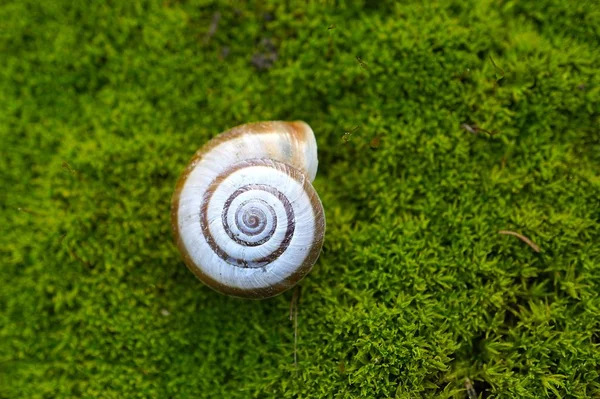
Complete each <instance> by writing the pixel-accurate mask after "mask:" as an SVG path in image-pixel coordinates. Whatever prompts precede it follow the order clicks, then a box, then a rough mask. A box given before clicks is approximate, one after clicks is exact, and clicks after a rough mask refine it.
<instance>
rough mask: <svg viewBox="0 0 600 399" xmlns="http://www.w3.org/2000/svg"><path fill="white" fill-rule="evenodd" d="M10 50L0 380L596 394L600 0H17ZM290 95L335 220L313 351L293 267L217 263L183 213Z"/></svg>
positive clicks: (9, 383) (166, 388)
mask: <svg viewBox="0 0 600 399" xmlns="http://www.w3.org/2000/svg"><path fill="white" fill-rule="evenodd" d="M217 12H218V14H217V15H218V16H215V13H217ZM0 50H1V53H0V142H1V146H2V157H1V159H0V171H1V181H0V184H1V185H2V194H1V195H2V197H1V199H2V205H1V206H2V208H1V212H2V213H1V223H0V225H1V226H2V227H1V230H0V233H1V235H2V245H1V248H0V254H1V258H2V267H1V269H0V281H1V284H2V286H1V295H0V397H2V398H38V397H39V398H58V397H76V396H83V397H95V396H97V397H111V398H130V397H156V398H168V397H173V398H175V397H178V398H186V397H206V398H216V397H223V398H247V397H256V398H268V397H273V398H296V397H298V398H304V397H324V398H355V397H366V398H372V397H377V398H384V397H398V398H400V397H401V398H413V397H418V396H424V397H456V398H465V397H467V392H466V391H465V383H464V382H465V379H466V378H469V379H470V380H472V381H473V385H474V388H475V390H476V391H477V392H478V394H480V395H482V396H483V397H498V398H508V397H524V398H538V397H598V396H599V395H600V376H599V370H600V350H599V348H598V345H599V343H600V297H599V292H600V244H599V242H600V226H599V223H600V177H599V171H600V130H599V125H600V117H599V115H600V113H599V110H600V74H599V69H598V68H599V67H598V65H599V63H600V7H599V6H598V3H597V2H592V1H589V2H584V1H581V2H572V1H567V0H561V1H535V2H520V1H499V0H494V1H458V0H457V1H452V2H450V1H449V2H433V3H432V2H421V1H415V2H412V3H408V2H403V3H402V4H400V3H396V2H395V1H377V2H375V1H373V2H371V1H370V0H369V1H363V2H361V1H357V2H349V1H348V2H345V1H323V2H316V1H312V2H311V1H308V2H307V1H298V2H295V1H289V2H282V1H278V0H272V1H265V2H263V1H261V2H251V3H246V2H221V3H214V2H210V1H183V0H182V1H177V0H164V1H154V2H146V1H141V0H132V1H107V2H103V1H83V0H79V1H74V0H64V1H63V0H61V1H58V0H57V1H43V2H39V1H23V0H19V1H9V2H3V3H2V4H1V5H0ZM357 57H358V58H357ZM359 61H360V62H359ZM494 64H495V65H496V67H495V66H494ZM274 119H282V120H296V119H302V120H304V121H306V122H308V123H309V124H310V125H311V126H312V127H313V129H314V130H315V132H316V135H317V141H318V144H319V156H320V169H319V175H318V178H317V180H316V181H315V187H316V189H317V191H318V192H319V194H320V196H321V199H322V201H323V204H324V207H325V212H326V215H327V223H328V230H327V235H326V240H325V245H324V252H323V254H322V256H321V258H320V259H319V261H318V263H317V265H316V267H315V268H314V270H313V272H312V273H311V274H310V275H309V276H308V277H307V278H306V279H305V280H304V281H303V282H302V283H301V286H302V296H301V301H300V305H299V306H300V307H299V320H298V334H299V336H298V349H297V355H298V364H297V369H296V368H295V366H294V360H293V359H294V338H293V337H294V335H293V326H292V323H291V322H290V321H289V319H288V309H289V304H290V300H291V297H292V293H291V292H288V293H286V294H284V295H281V296H279V297H277V298H274V299H270V300H265V301H245V300H239V299H234V298H229V297H225V296H222V295H219V294H217V293H215V292H213V291H211V290H210V289H208V288H206V287H204V286H203V285H202V284H201V283H200V282H199V281H197V280H196V279H195V278H194V276H193V275H192V273H190V272H189V271H188V270H187V269H186V267H185V266H184V264H183V262H182V261H181V259H180V256H179V254H178V252H177V250H176V249H175V246H174V245H173V243H172V237H171V233H170V226H169V207H170V197H171V193H172V190H173V188H174V184H175V181H176V179H177V177H178V175H179V173H180V172H181V170H182V169H183V167H184V166H185V165H186V163H187V161H188V159H189V158H190V157H191V156H192V154H193V153H194V152H195V150H196V149H197V148H198V147H200V146H201V145H202V144H203V143H205V142H206V141H207V140H208V139H210V138H211V137H213V136H214V135H216V134H217V133H219V132H221V131H223V130H225V129H227V128H230V127H232V126H235V125H237V124H241V123H245V122H250V121H259V120H274ZM462 124H467V125H469V126H470V127H471V128H472V127H473V126H474V125H477V126H479V127H480V128H483V129H485V130H487V131H489V132H493V133H495V134H493V135H488V134H487V133H485V132H479V134H474V133H472V132H469V131H468V130H469V128H468V127H465V128H461V125H462ZM357 126H360V127H359V128H357V129H355V130H354V131H353V133H352V134H351V135H350V137H349V140H348V142H347V143H345V142H344V140H343V139H342V137H343V135H344V132H346V131H350V130H353V129H354V128H356V127H357ZM376 137H377V138H379V140H380V143H379V146H378V148H376V149H373V148H371V145H370V144H371V141H372V140H373V139H374V138H376ZM346 138H348V137H346ZM376 141H377V140H376ZM373 144H376V143H373ZM501 229H508V230H513V231H517V232H520V233H522V234H524V235H526V236H528V237H529V238H531V239H532V240H533V241H534V242H535V243H537V244H538V245H539V246H540V247H541V252H540V253H536V252H534V251H533V249H532V248H530V247H529V246H528V245H527V244H525V243H524V242H522V241H520V240H519V239H518V238H515V237H510V236H504V235H500V234H498V231H499V230H501Z"/></svg>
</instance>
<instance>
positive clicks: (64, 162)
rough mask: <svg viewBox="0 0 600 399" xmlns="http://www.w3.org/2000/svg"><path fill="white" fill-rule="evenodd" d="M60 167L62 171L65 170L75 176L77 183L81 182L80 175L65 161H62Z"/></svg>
mask: <svg viewBox="0 0 600 399" xmlns="http://www.w3.org/2000/svg"><path fill="white" fill-rule="evenodd" d="M62 167H63V169H65V170H67V171H68V172H69V173H71V174H72V175H73V176H75V177H76V178H77V180H79V181H82V180H83V178H82V177H81V173H79V172H78V171H77V170H75V169H73V168H72V167H71V165H69V163H68V162H67V161H63V163H62Z"/></svg>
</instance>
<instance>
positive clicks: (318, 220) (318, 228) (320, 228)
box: [171, 122, 325, 299]
mask: <svg viewBox="0 0 600 399" xmlns="http://www.w3.org/2000/svg"><path fill="white" fill-rule="evenodd" d="M293 123H296V122H293ZM293 123H292V124H293ZM300 123H302V122H299V124H300ZM270 124H271V122H267V123H259V124H247V125H242V126H239V127H237V128H233V129H231V130H229V131H228V132H225V133H223V134H222V135H219V136H217V137H215V138H214V139H213V140H211V141H210V142H208V143H207V144H206V145H205V146H204V147H202V148H201V149H200V150H199V151H198V152H196V154H195V155H194V157H192V159H191V160H190V163H189V164H188V166H187V167H186V169H185V170H184V171H183V173H182V174H181V176H180V177H179V180H178V181H177V184H176V187H175V192H174V193H173V197H172V200H171V229H172V232H173V237H174V239H175V243H176V245H177V247H178V248H179V251H180V252H181V255H182V257H183V260H184V263H185V264H186V266H187V267H188V269H189V270H190V271H191V272H192V273H194V274H195V275H196V277H197V278H198V279H199V280H200V281H202V282H203V283H204V284H206V285H208V286H209V287H210V288H212V289H214V290H215V291H218V292H221V293H223V294H226V295H231V296H236V297H241V298H250V299H263V298H269V297H273V296H276V295H279V294H281V293H282V292H284V291H286V290H288V289H290V288H291V287H293V286H294V285H296V284H297V283H298V282H299V281H300V280H302V279H303V278H304V276H306V275H307V274H308V273H309V272H310V271H311V269H312V267H313V265H314V264H315V262H316V261H317V259H318V258H319V255H320V253H321V248H322V246H323V239H324V237H325V213H324V211H323V205H322V204H321V200H320V199H319V196H318V195H317V193H316V191H315V189H314V188H313V186H312V184H311V183H310V180H309V179H308V177H307V176H306V175H305V174H304V173H303V172H301V171H300V170H298V169H296V168H294V167H292V166H290V165H287V164H284V163H282V162H277V161H272V160H269V159H265V160H261V161H262V162H265V163H271V164H279V165H281V166H280V168H281V169H282V170H285V172H286V173H287V174H288V175H289V176H290V177H291V178H293V179H295V180H296V181H298V182H299V183H301V184H302V185H303V188H304V191H305V192H306V193H307V195H308V198H309V199H310V202H311V206H312V209H313V215H314V220H315V232H314V239H313V243H312V245H311V246H310V248H307V252H308V254H307V256H306V258H305V259H304V261H303V262H302V264H301V265H299V266H298V268H297V269H296V271H295V272H294V273H292V274H291V275H290V276H288V277H287V278H285V279H283V280H282V281H280V282H279V283H277V284H273V285H271V286H269V287H262V288H255V289H244V288H240V287H234V286H229V285H225V284H222V283H221V282H219V281H217V280H215V279H213V278H212V277H210V276H209V275H207V274H206V273H204V272H203V271H202V269H201V268H200V267H199V266H198V265H196V264H195V263H194V261H193V259H192V258H191V256H190V254H189V252H188V250H187V248H186V247H185V244H184V243H183V240H182V238H181V236H180V234H179V200H180V195H181V191H182V190H183V187H184V186H185V182H186V181H187V178H188V177H189V175H190V173H191V172H192V170H193V169H194V166H195V165H196V164H197V163H198V162H200V160H201V159H202V157H203V156H204V154H206V153H207V152H209V151H210V150H211V149H212V148H214V147H216V146H217V145H219V144H221V143H223V142H224V141H226V140H229V139H232V138H235V137H238V136H239V135H241V134H244V133H246V131H245V129H252V128H253V127H256V128H257V130H256V133H257V134H260V133H261V132H262V133H271V132H272V130H270V129H271V127H270V126H269V125H270ZM298 127H299V128H301V125H300V126H298ZM297 130H300V129H297Z"/></svg>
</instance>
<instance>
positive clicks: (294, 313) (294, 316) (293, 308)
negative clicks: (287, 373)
mask: <svg viewBox="0 0 600 399" xmlns="http://www.w3.org/2000/svg"><path fill="white" fill-rule="evenodd" d="M299 299H300V286H296V288H294V294H293V295H292V302H291V303H290V320H293V321H294V368H295V369H296V372H297V371H298V301H299Z"/></svg>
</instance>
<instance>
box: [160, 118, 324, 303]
mask: <svg viewBox="0 0 600 399" xmlns="http://www.w3.org/2000/svg"><path fill="white" fill-rule="evenodd" d="M317 166H318V161H317V142H316V140H315V136H314V133H313V131H312V129H311V128H310V126H308V125H307V124H306V123H304V122H300V121H298V122H261V123H249V124H245V125H241V126H238V127H235V128H233V129H230V130H228V131H226V132H223V133H221V134H220V135H218V136H216V137H215V138H213V139H212V140H210V141H209V142H208V143H206V145H204V146H203V147H202V148H200V150H198V152H197V153H196V154H195V155H194V157H193V158H192V160H191V161H190V163H189V164H188V166H187V167H186V169H185V170H184V171H183V173H182V174H181V176H180V177H179V181H178V182H177V186H176V189H175V193H174V194H173V200H172V209H171V226H172V229H173V233H174V236H175V240H176V243H177V246H178V247H179V250H180V252H181V253H182V255H183V259H184V261H185V263H186V265H187V267H188V268H189V269H190V270H191V271H192V272H193V273H194V274H195V275H196V276H197V277H198V278H199V279H200V280H201V281H202V282H203V283H205V284H206V285H208V286H209V287H211V288H213V289H215V290H216V291H219V292H222V293H224V294H228V295H232V296H238V297H246V298H268V297H271V296H275V295H278V294H280V293H282V292H283V291H285V290H287V289H289V288H291V287H293V286H294V285H295V284H296V283H298V282H299V281H300V280H301V279H302V278H303V277H304V276H305V275H306V274H307V273H308V272H310V270H311V269H312V267H313V265H314V263H315V262H316V261H317V258H318V257H319V253H320V252H321V247H322V245H323V238H324V235H325V215H324V212H323V206H322V205H321V201H320V200H319V197H318V195H317V193H316V191H315V190H314V188H313V187H312V185H311V182H312V181H313V180H314V178H315V176H316V174H317Z"/></svg>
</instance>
